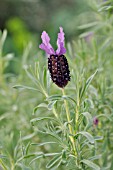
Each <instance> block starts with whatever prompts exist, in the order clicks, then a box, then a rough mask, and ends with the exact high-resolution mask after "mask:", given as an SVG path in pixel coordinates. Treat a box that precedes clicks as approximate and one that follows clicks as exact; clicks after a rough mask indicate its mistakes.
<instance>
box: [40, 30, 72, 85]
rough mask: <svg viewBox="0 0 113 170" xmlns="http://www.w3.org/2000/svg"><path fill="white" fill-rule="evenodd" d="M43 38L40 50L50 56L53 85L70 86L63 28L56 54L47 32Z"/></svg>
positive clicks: (59, 35) (49, 65)
mask: <svg viewBox="0 0 113 170" xmlns="http://www.w3.org/2000/svg"><path fill="white" fill-rule="evenodd" d="M41 38H42V44H40V45H39V48H41V49H42V50H44V51H45V52H46V53H47V54H49V57H48V69H49V72H50V76H51V79H52V81H53V83H55V84H56V85H57V86H58V87H60V88H64V87H65V86H66V85H67V84H68V81H70V71H69V65H68V61H67V59H66V57H65V56H64V54H65V53H66V49H65V47H64V39H65V38H64V32H63V28H62V27H60V32H59V33H58V38H57V46H58V49H57V50H56V52H55V51H54V49H53V47H52V45H51V44H50V38H49V36H48V34H47V33H46V32H45V31H43V32H42V36H41Z"/></svg>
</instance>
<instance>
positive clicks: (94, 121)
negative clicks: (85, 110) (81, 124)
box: [93, 117, 99, 126]
mask: <svg viewBox="0 0 113 170" xmlns="http://www.w3.org/2000/svg"><path fill="white" fill-rule="evenodd" d="M98 123H99V120H98V118H97V117H94V118H93V124H94V125H95V126H97V125H98Z"/></svg>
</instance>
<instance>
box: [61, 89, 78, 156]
mask: <svg viewBox="0 0 113 170" xmlns="http://www.w3.org/2000/svg"><path fill="white" fill-rule="evenodd" d="M62 94H63V96H65V91H64V89H63V88H62ZM64 105H65V109H66V116H67V121H68V123H69V124H68V127H69V132H70V134H71V135H73V130H72V126H71V125H70V121H71V117H70V112H69V107H68V103H67V101H66V100H65V99H64ZM69 138H70V141H71V143H72V146H73V150H74V154H75V153H76V149H75V141H74V138H73V136H69Z"/></svg>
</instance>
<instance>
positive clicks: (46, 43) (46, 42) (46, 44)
mask: <svg viewBox="0 0 113 170" xmlns="http://www.w3.org/2000/svg"><path fill="white" fill-rule="evenodd" d="M41 38H42V44H40V45H39V48H41V49H42V50H44V51H45V52H46V53H47V54H49V55H52V54H55V51H54V49H53V47H52V45H51V44H50V38H49V36H48V34H47V33H46V32H45V31H43V32H42V35H41Z"/></svg>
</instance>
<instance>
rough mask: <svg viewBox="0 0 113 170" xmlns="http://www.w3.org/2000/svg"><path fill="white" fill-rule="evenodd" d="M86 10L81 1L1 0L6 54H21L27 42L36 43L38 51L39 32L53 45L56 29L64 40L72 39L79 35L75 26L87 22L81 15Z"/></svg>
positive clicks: (1, 25) (85, 4) (1, 23)
mask: <svg viewBox="0 0 113 170" xmlns="http://www.w3.org/2000/svg"><path fill="white" fill-rule="evenodd" d="M90 10H91V9H90V7H89V6H88V4H87V1H85V0H60V1H56V0H49V1H47V0H1V1H0V29H1V30H3V29H4V28H6V29H7V30H8V37H9V44H8V45H7V51H10V50H15V51H16V52H17V53H21V50H22V49H23V47H24V46H25V44H26V43H27V42H28V41H30V40H36V42H37V48H38V44H39V43H40V41H41V40H40V34H41V32H42V31H43V30H46V31H47V32H48V33H49V35H50V36H51V42H52V43H53V46H55V41H56V38H57V34H56V33H57V32H58V31H59V26H62V27H63V28H64V30H65V33H66V40H67V41H70V40H73V39H75V38H76V36H77V35H79V34H80V32H81V31H80V30H79V29H78V26H79V25H80V24H83V23H85V22H86V20H87V18H85V17H84V16H83V13H84V12H88V11H90ZM88 17H90V16H88Z"/></svg>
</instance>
